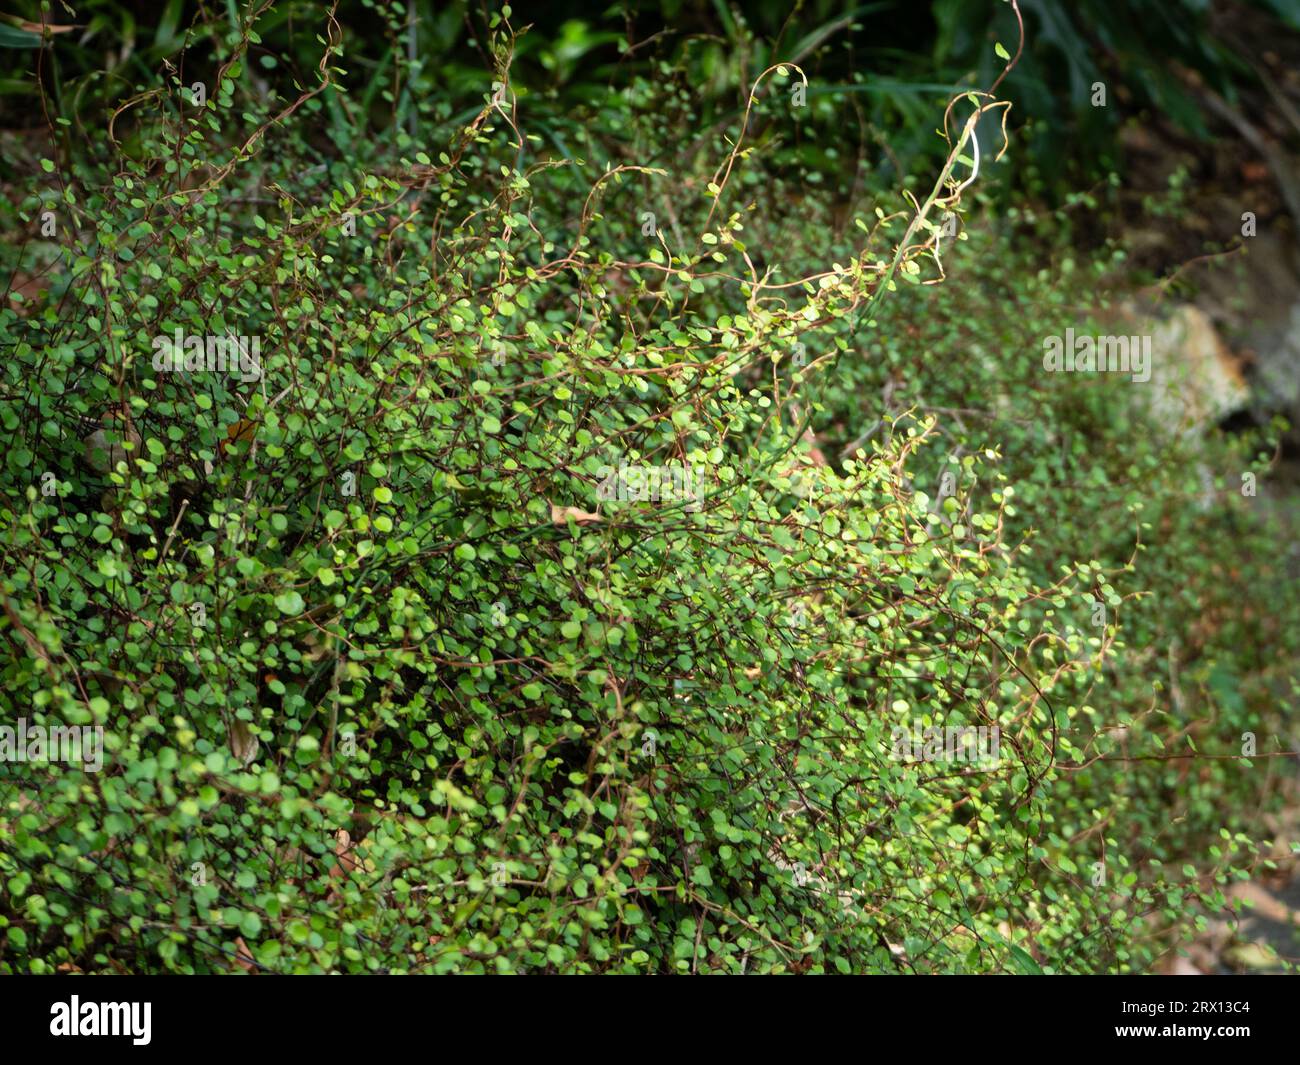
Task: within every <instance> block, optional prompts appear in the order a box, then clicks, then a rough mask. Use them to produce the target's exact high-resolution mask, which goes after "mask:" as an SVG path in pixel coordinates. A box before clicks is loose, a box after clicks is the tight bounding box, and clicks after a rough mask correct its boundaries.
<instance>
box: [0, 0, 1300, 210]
mask: <svg viewBox="0 0 1300 1065" xmlns="http://www.w3.org/2000/svg"><path fill="white" fill-rule="evenodd" d="M240 8H241V5H238V4H237V3H236V0H226V3H225V4H224V5H223V4H221V3H216V4H212V3H197V4H195V3H187V2H185V0H165V2H162V3H159V2H157V0H132V2H125V0H81V2H78V3H66V2H61V0H60V2H53V3H44V4H42V3H39V2H36V0H12V2H11V3H10V4H8V5H6V11H5V13H4V14H3V15H0V114H3V119H4V122H3V124H4V126H5V127H6V128H10V129H13V128H22V127H24V126H28V127H33V128H39V127H41V126H43V125H44V116H43V115H42V109H41V108H39V107H33V106H32V104H33V100H34V98H35V92H34V88H35V83H34V79H33V73H34V71H35V67H36V63H35V58H34V57H35V56H36V54H37V51H38V45H39V42H40V25H41V24H42V23H45V24H47V25H48V26H49V27H50V33H51V34H52V36H54V37H56V38H57V47H56V48H52V49H50V50H48V51H47V53H46V57H45V61H44V63H43V64H42V69H41V71H40V77H41V80H42V81H43V82H44V83H45V85H46V88H47V90H48V92H49V96H50V100H51V102H52V104H53V106H54V108H55V109H56V110H57V113H59V114H60V115H64V116H69V117H70V123H69V126H68V127H67V135H68V138H69V144H68V147H70V148H71V147H73V144H72V142H73V140H74V139H75V138H74V134H75V133H78V132H83V131H84V128H85V126H86V125H87V124H88V123H89V124H97V123H99V122H100V121H101V115H102V112H103V111H104V110H105V106H106V105H107V104H109V103H116V102H117V101H118V100H120V99H122V98H124V97H127V96H129V95H130V94H131V92H132V91H134V90H135V89H136V88H137V87H138V86H141V85H145V84H149V83H151V79H152V78H153V76H154V74H155V72H156V70H157V69H158V68H159V66H160V65H161V64H164V63H166V64H168V65H169V66H171V68H172V69H173V70H175V72H176V73H177V75H178V76H185V75H187V74H195V72H197V76H200V77H201V76H202V74H203V71H204V67H205V64H207V63H210V62H211V61H212V57H213V56H214V55H215V54H220V53H221V52H222V50H223V49H224V48H227V47H229V45H230V44H231V43H232V41H233V40H235V39H236V38H237V30H236V27H237V24H238V20H239V11H240ZM328 8H329V5H328V4H327V3H323V2H321V0H297V2H291V3H277V4H275V5H274V7H273V8H271V9H269V10H267V11H266V12H265V13H264V14H262V15H261V17H260V18H259V19H258V22H257V27H258V38H259V39H258V40H257V41H255V42H254V47H253V48H252V49H251V55H252V56H254V57H255V58H256V62H254V63H250V66H249V69H248V70H247V71H246V72H245V73H244V78H245V81H246V84H247V85H248V86H249V87H250V88H252V87H257V86H259V85H262V84H266V83H274V82H277V81H284V82H286V83H287V80H288V79H293V80H294V81H296V82H297V83H299V84H302V83H304V79H306V78H307V77H308V75H309V73H310V68H311V66H312V65H313V64H314V62H315V59H314V58H313V56H315V55H316V54H317V52H316V49H317V40H318V32H319V26H320V24H321V19H322V17H323V14H324V12H325V11H326V10H328ZM43 10H44V11H45V12H46V13H45V14H42V11H43ZM1021 10H1022V12H1023V17H1024V21H1025V28H1026V37H1027V41H1028V44H1027V47H1026V50H1025V53H1024V55H1022V56H1021V57H1020V58H1019V62H1018V64H1017V65H1016V68H1015V70H1014V71H1013V72H1012V74H1011V75H1010V77H1009V78H1008V80H1007V81H1006V83H1005V85H1004V86H1003V87H1002V94H1003V96H1004V97H1005V98H1006V99H1009V100H1011V101H1012V102H1013V103H1014V105H1015V107H1014V111H1013V113H1014V115H1015V120H1014V121H1015V123H1016V126H1017V127H1018V128H1019V131H1020V142H1019V149H1020V154H1021V163H1022V166H1021V167H1020V168H1018V169H1017V172H1016V176H1015V179H1014V180H1015V181H1016V182H1017V183H1018V184H1025V183H1027V184H1029V185H1031V186H1032V187H1034V188H1035V190H1038V189H1041V190H1042V191H1044V192H1045V193H1047V194H1049V195H1053V196H1059V194H1060V193H1061V192H1062V190H1063V189H1065V188H1067V187H1078V186H1079V185H1080V183H1085V182H1086V181H1087V180H1089V179H1090V178H1094V177H1096V176H1099V175H1101V174H1104V173H1106V172H1107V171H1108V170H1109V169H1111V168H1113V167H1114V166H1115V165H1116V151H1115V149H1116V133H1117V130H1118V129H1119V126H1120V124H1121V121H1122V119H1123V118H1124V117H1125V116H1126V115H1131V114H1133V113H1135V112H1138V111H1141V110H1142V109H1144V108H1151V109H1154V110H1155V111H1156V112H1158V113H1159V114H1161V115H1163V116H1167V117H1168V118H1169V119H1170V120H1171V121H1173V122H1174V123H1176V124H1177V125H1178V126H1179V127H1180V128H1181V129H1182V130H1183V131H1185V132H1186V133H1187V134H1188V135H1190V136H1192V137H1206V136H1208V134H1209V129H1208V126H1207V116H1206V107H1205V99H1204V91H1205V89H1207V88H1208V89H1209V90H1211V91H1213V92H1214V93H1216V94H1219V95H1221V96H1222V97H1223V98H1225V99H1226V100H1228V101H1229V102H1230V103H1231V102H1232V101H1233V100H1234V99H1235V98H1236V97H1237V96H1238V94H1239V93H1240V92H1241V91H1242V90H1243V89H1246V88H1249V87H1253V86H1256V85H1257V83H1258V81H1259V79H1260V78H1261V76H1264V77H1266V75H1264V74H1263V73H1262V68H1261V66H1260V64H1259V62H1258V60H1257V57H1256V56H1255V55H1254V54H1253V52H1254V51H1255V47H1254V46H1253V45H1252V43H1251V41H1249V40H1243V39H1242V38H1241V37H1240V36H1238V35H1237V32H1236V27H1240V26H1241V25H1242V24H1243V23H1244V24H1246V25H1248V26H1251V27H1254V28H1256V29H1257V30H1258V34H1259V36H1260V37H1261V38H1262V39H1264V40H1267V39H1268V38H1269V35H1270V33H1272V32H1275V31H1276V30H1277V29H1281V28H1284V27H1285V28H1290V29H1295V28H1300V0H1254V2H1250V0H1244V2H1240V3H1235V4H1217V5H1215V4H1212V3H1211V2H1210V0H1024V2H1023V3H1022V4H1021ZM1225 12H1226V14H1225ZM336 17H337V19H338V21H339V23H340V26H341V28H342V31H343V39H344V41H345V57H346V66H347V69H348V75H349V76H348V78H347V79H346V82H345V84H347V85H348V86H349V87H350V96H349V98H348V100H347V101H346V102H343V101H341V100H340V99H338V98H336V97H335V96H334V95H332V94H331V95H330V96H329V97H328V98H327V99H326V100H325V101H323V102H322V104H321V107H322V109H323V111H324V113H323V114H322V115H321V118H322V120H323V121H322V124H321V125H320V127H319V130H318V136H319V138H320V139H321V140H322V141H328V142H330V143H332V144H340V145H343V146H346V147H348V148H350V149H353V150H355V151H357V152H358V153H359V154H362V155H364V154H365V153H366V151H367V144H368V143H370V142H369V138H370V136H371V135H372V134H373V133H376V132H384V131H389V132H393V131H398V130H404V131H406V132H407V134H408V135H410V136H411V137H413V138H415V139H422V140H429V141H433V142H437V141H439V140H445V138H446V134H447V132H448V131H449V130H450V129H451V128H453V127H455V126H456V125H458V124H460V123H463V122H464V121H465V120H466V119H467V118H469V117H470V116H471V115H473V114H474V113H475V112H476V109H477V107H478V106H479V103H480V101H481V97H482V94H483V91H484V89H485V85H484V78H485V69H486V68H488V67H490V66H491V63H485V59H490V58H491V57H489V56H488V52H487V45H486V43H485V42H486V40H487V39H488V34H489V31H490V26H491V23H492V20H493V18H494V6H493V5H488V4H486V3H481V2H480V3H468V2H464V0H458V2H454V3H443V2H440V0H439V2H435V0H419V2H412V3H402V2H400V0H392V2H384V0H345V2H344V3H342V4H340V5H339V6H338V10H337V13H336ZM513 22H514V24H515V26H516V27H521V26H527V27H529V30H528V32H526V33H524V34H522V35H521V36H520V38H519V39H518V41H517V44H516V51H515V53H514V55H513V57H512V63H511V88H512V89H513V90H514V91H515V92H516V93H517V94H518V96H519V98H520V100H521V102H522V101H524V100H525V99H526V100H527V103H528V107H529V116H530V123H531V127H532V128H533V129H534V130H537V131H538V132H539V133H540V134H541V135H542V136H543V137H544V139H545V143H544V144H543V145H541V146H533V147H532V149H531V150H535V151H540V152H543V153H545V154H549V155H554V156H557V157H569V158H572V157H579V156H584V157H589V158H602V157H610V156H613V155H616V154H620V153H622V152H626V151H627V150H628V148H629V145H628V143H627V142H628V141H631V140H632V139H633V138H634V133H633V132H632V130H631V128H630V127H627V126H623V127H622V128H621V127H620V123H619V122H618V120H617V116H618V115H619V114H621V113H622V111H623V110H624V109H623V108H620V107H617V106H612V105H613V103H614V101H613V100H612V97H614V96H624V97H634V96H636V95H638V94H640V95H647V94H654V95H655V96H656V97H658V96H660V95H661V92H662V90H663V88H664V87H665V86H666V85H675V86H678V87H679V88H680V90H681V91H680V93H679V95H678V99H677V104H678V109H677V110H676V111H675V112H665V113H664V115H663V117H664V119H665V122H666V123H669V124H670V125H671V126H672V128H676V129H679V130H687V129H689V130H691V131H692V133H691V135H689V136H687V139H686V140H685V141H683V142H670V143H669V144H662V145H660V146H659V149H658V154H660V155H662V154H664V153H666V152H669V151H675V152H685V153H693V152H694V151H696V150H698V148H699V147H700V146H701V145H702V144H704V143H706V142H707V141H708V140H709V139H710V138H711V136H712V135H713V134H714V132H715V131H716V129H717V128H720V127H725V126H727V125H728V124H729V123H731V122H733V121H735V119H736V118H737V116H738V115H739V114H740V113H741V111H742V110H743V107H744V104H745V97H746V93H747V92H748V89H749V86H750V85H751V84H752V83H753V81H754V78H755V77H756V76H757V74H758V73H759V72H760V71H762V70H763V69H765V68H766V67H767V66H769V65H770V64H772V63H774V62H777V61H784V62H792V63H798V64H799V65H801V66H802V68H803V69H804V70H806V71H807V72H808V75H809V78H810V85H809V88H808V98H809V99H808V103H809V106H808V107H807V108H806V109H805V110H804V113H803V114H802V115H800V119H801V123H802V129H800V130H799V131H797V132H796V134H795V135H793V136H791V137H790V138H789V140H788V142H787V143H784V144H780V145H775V146H772V147H773V149H774V150H772V151H768V152H767V157H768V164H769V166H777V167H779V166H782V165H784V166H785V167H788V168H791V169H792V170H798V171H800V172H802V173H803V175H804V177H805V179H806V181H807V182H809V183H814V184H815V183H823V182H824V183H828V184H831V185H833V186H838V189H839V191H840V192H841V193H842V194H844V195H850V194H851V193H852V192H853V191H854V190H855V189H856V188H858V187H860V185H861V184H862V183H868V184H871V185H875V186H877V187H879V186H883V185H890V184H894V183H897V182H898V181H899V180H900V179H901V178H903V177H904V176H905V175H908V174H910V173H912V172H914V170H915V168H916V165H917V163H918V162H919V161H920V160H921V159H923V158H924V157H927V156H936V157H937V156H939V155H940V154H941V153H942V149H943V142H942V139H941V138H940V137H939V136H937V135H936V131H935V121H934V116H935V114H936V109H941V108H942V105H943V104H944V103H945V102H946V101H947V100H948V99H949V98H950V97H951V95H952V93H953V92H954V91H955V90H956V89H958V88H962V87H971V88H973V87H981V86H987V85H989V84H990V83H991V82H992V81H993V80H994V78H995V77H996V76H997V74H998V73H999V71H1000V70H1001V67H1002V65H1003V64H1002V61H1001V60H1000V59H999V58H998V56H997V54H996V52H995V46H996V45H997V44H999V43H1002V42H1007V43H1008V45H1009V44H1010V43H1012V42H1014V41H1016V40H1017V39H1018V31H1017V26H1016V15H1015V12H1014V11H1013V9H1012V7H1011V5H1009V4H1008V3H1006V2H1005V0H989V2H986V3H971V2H969V0H934V2H933V3H931V4H917V3H911V2H907V0H874V2H870V3H864V4H856V5H852V6H848V7H846V6H845V5H843V4H839V3H834V2H832V0H808V2H796V3H793V4H792V3H789V2H787V0H763V2H746V3H728V2H725V0H661V2H660V3H654V4H650V3H640V2H638V3H635V4H633V3H614V4H610V5H608V6H607V7H603V8H602V7H601V6H600V5H598V4H591V3H585V2H579V0H566V2H561V3H547V4H544V5H536V6H531V5H530V7H529V8H527V9H521V10H520V11H518V12H516V13H514V15H513ZM1229 25H1230V26H1232V27H1233V29H1232V30H1229V29H1228V28H1227V27H1228V26H1229ZM1121 73H1122V77H1121ZM1099 82H1100V83H1104V84H1107V85H1108V86H1113V87H1114V89H1113V91H1111V92H1110V93H1109V94H1108V99H1107V102H1106V106H1094V104H1093V100H1094V86H1095V85H1096V84H1097V83H1099ZM1121 83H1122V84H1121ZM285 89H286V92H287V84H286V86H285ZM601 116H603V117H601ZM598 118H599V119H600V120H599V121H598ZM611 118H613V120H612V121H611ZM827 130H833V131H834V132H835V134H836V135H835V136H834V137H833V138H832V137H825V136H821V135H820V134H821V133H823V132H825V131H827ZM886 130H887V131H888V133H889V135H888V143H887V144H886V138H885V136H884V133H883V131H886ZM992 135H993V131H991V130H990V131H987V132H986V136H990V137H991V136H992ZM621 140H622V141H623V143H620V141H621ZM77 147H80V148H88V147H89V144H88V143H87V142H86V141H85V140H84V139H83V140H82V141H81V142H80V144H79V145H77ZM1067 148H1068V150H1067ZM642 161H646V160H644V158H642ZM1026 163H1027V164H1028V165H1024V164H1026Z"/></svg>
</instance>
